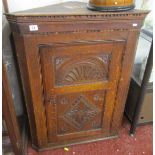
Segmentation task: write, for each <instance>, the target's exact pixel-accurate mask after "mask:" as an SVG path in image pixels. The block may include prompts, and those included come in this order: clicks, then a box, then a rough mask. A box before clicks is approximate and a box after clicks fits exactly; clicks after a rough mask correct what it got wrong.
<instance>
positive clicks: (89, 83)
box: [40, 40, 125, 144]
mask: <svg viewBox="0 0 155 155" xmlns="http://www.w3.org/2000/svg"><path fill="white" fill-rule="evenodd" d="M124 45H125V41H124V40H118V41H102V40H100V41H81V42H80V41H79V42H70V43H55V44H51V45H50V44H48V45H42V46H41V47H40V55H41V56H40V57H41V66H42V68H41V69H42V75H43V86H44V96H45V107H46V117H47V130H48V139H49V142H51V143H54V144H56V143H58V142H61V141H64V140H67V141H69V140H72V141H74V140H75V141H76V140H78V139H80V140H81V139H83V140H84V139H87V138H89V137H90V136H91V137H93V136H95V137H96V136H98V138H99V137H104V135H105V134H107V133H108V132H109V129H110V123H111V120H112V113H113V109H114V105H115V98H116V95H117V94H116V92H117V86H118V81H119V76H120V72H121V62H122V53H123V49H124Z"/></svg>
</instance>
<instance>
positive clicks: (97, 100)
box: [57, 91, 105, 134]
mask: <svg viewBox="0 0 155 155" xmlns="http://www.w3.org/2000/svg"><path fill="white" fill-rule="evenodd" d="M104 96H105V92H104V91H95V93H94V92H86V93H75V94H69V95H61V96H57V122H58V127H57V130H58V131H57V132H58V134H68V133H75V132H80V131H87V130H95V129H99V128H102V118H103V115H104Z"/></svg>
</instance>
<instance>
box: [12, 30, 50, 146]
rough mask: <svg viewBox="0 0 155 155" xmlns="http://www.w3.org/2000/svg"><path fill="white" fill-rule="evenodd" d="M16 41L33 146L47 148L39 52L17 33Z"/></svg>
mask: <svg viewBox="0 0 155 155" xmlns="http://www.w3.org/2000/svg"><path fill="white" fill-rule="evenodd" d="M14 39H15V43H16V45H15V46H16V55H17V60H18V64H19V68H20V73H21V79H22V84H23V89H24V95H25V100H26V107H27V112H28V117H29V124H30V130H31V139H32V144H33V145H35V146H37V147H40V146H45V145H46V144H47V132H46V118H45V113H44V106H43V96H42V95H43V94H42V93H43V91H42V87H41V76H40V75H41V74H40V70H39V68H40V66H39V62H38V55H37V52H38V51H35V48H34V44H35V43H34V42H33V41H31V43H29V42H25V40H24V38H23V37H21V36H20V35H19V34H16V33H14ZM27 39H28V38H27ZM24 44H25V45H24Z"/></svg>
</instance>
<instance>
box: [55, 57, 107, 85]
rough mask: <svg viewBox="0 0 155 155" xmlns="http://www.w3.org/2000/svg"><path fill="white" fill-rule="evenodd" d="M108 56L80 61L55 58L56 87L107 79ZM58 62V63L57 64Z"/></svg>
mask: <svg viewBox="0 0 155 155" xmlns="http://www.w3.org/2000/svg"><path fill="white" fill-rule="evenodd" d="M109 61H110V54H104V55H102V56H98V57H89V58H81V59H71V58H70V59H69V60H68V58H56V59H55V65H56V67H55V72H56V78H55V79H56V85H58V86H61V85H74V84H82V83H88V82H95V81H106V80H107V79H108V66H109ZM58 62H59V63H58Z"/></svg>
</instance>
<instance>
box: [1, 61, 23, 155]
mask: <svg viewBox="0 0 155 155" xmlns="http://www.w3.org/2000/svg"><path fill="white" fill-rule="evenodd" d="M2 69H3V82H2V95H3V96H2V97H3V98H2V110H3V118H4V120H5V122H6V126H7V130H8V134H9V137H10V141H11V145H12V146H13V151H14V153H15V154H16V155H22V154H23V145H22V138H21V134H20V129H19V125H18V121H17V118H16V113H15V109H14V104H13V99H12V96H11V92H10V88H9V83H8V80H7V74H6V69H5V66H4V64H3V66H2Z"/></svg>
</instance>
